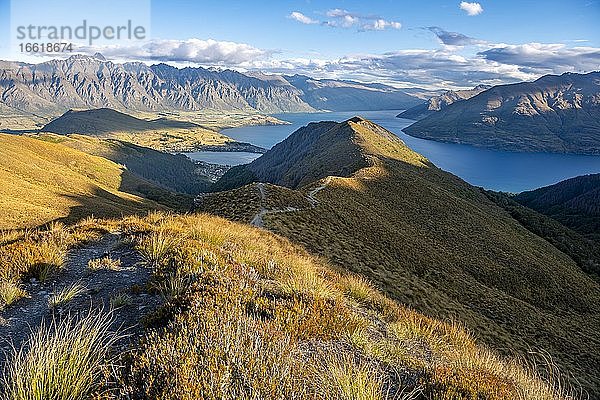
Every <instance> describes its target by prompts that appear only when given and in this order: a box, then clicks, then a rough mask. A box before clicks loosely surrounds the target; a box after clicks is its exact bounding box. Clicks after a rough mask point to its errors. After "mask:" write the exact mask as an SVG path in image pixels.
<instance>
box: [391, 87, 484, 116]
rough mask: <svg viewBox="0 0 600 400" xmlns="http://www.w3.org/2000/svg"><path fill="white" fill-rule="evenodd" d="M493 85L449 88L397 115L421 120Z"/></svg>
mask: <svg viewBox="0 0 600 400" xmlns="http://www.w3.org/2000/svg"><path fill="white" fill-rule="evenodd" d="M489 88H491V86H488V85H477V86H475V87H474V88H473V89H470V90H448V91H446V92H444V93H442V94H440V95H438V96H434V97H431V98H430V99H429V100H427V102H425V103H422V104H418V105H416V106H414V107H411V108H409V109H408V110H406V111H403V112H401V113H400V114H398V115H397V117H398V118H406V119H414V120H419V119H423V118H425V117H428V116H429V115H431V114H433V113H435V112H437V111H440V110H441V109H443V108H446V107H448V106H449V105H450V104H452V103H456V102H457V101H461V100H467V99H470V98H471V97H473V96H476V95H478V94H479V93H481V92H483V91H486V90H488V89H489Z"/></svg>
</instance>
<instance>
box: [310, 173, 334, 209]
mask: <svg viewBox="0 0 600 400" xmlns="http://www.w3.org/2000/svg"><path fill="white" fill-rule="evenodd" d="M330 182H331V176H328V177H327V178H325V180H324V181H323V184H322V185H321V186H317V187H316V188H314V189H313V190H311V191H310V192H308V194H307V195H306V200H308V202H309V203H310V204H312V206H313V208H314V207H315V206H316V205H317V203H318V202H319V201H318V200H317V198H316V197H315V195H316V194H317V193H319V192H320V191H321V190H323V189H325V188H326V187H327V185H329V183H330Z"/></svg>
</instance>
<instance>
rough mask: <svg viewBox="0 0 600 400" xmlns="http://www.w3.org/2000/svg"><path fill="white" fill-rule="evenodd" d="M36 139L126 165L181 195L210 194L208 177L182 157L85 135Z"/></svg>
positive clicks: (40, 135) (134, 172)
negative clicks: (206, 192) (208, 192)
mask: <svg viewBox="0 0 600 400" xmlns="http://www.w3.org/2000/svg"><path fill="white" fill-rule="evenodd" d="M35 137H36V138H39V139H41V140H46V141H50V142H54V143H60V144H62V145H65V146H68V147H70V148H73V149H76V150H80V151H83V152H84V153H87V154H91V155H94V156H98V157H103V158H106V159H108V160H111V161H113V162H115V163H117V164H121V165H124V166H126V167H127V169H128V170H129V171H130V172H132V173H133V174H135V175H137V176H139V177H140V178H142V179H146V180H148V181H150V182H152V183H154V184H156V185H158V186H162V187H164V188H167V189H170V190H174V191H177V192H180V193H188V194H191V195H196V194H198V193H201V192H205V191H207V190H208V188H209V187H210V184H211V182H210V180H209V178H208V177H206V176H204V175H202V174H200V173H199V172H198V166H197V165H196V164H195V163H194V162H193V161H192V160H191V159H189V158H188V157H186V156H184V155H182V154H177V155H174V154H169V153H164V152H160V151H156V150H153V149H150V148H147V147H142V146H138V145H135V144H132V143H128V142H124V141H121V140H111V139H99V138H95V137H90V136H84V135H68V136H67V135H55V134H51V133H45V134H39V135H36V136H35Z"/></svg>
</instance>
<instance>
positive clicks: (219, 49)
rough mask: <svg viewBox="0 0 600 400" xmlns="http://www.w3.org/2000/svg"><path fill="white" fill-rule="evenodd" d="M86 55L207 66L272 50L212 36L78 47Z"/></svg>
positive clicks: (253, 57)
mask: <svg viewBox="0 0 600 400" xmlns="http://www.w3.org/2000/svg"><path fill="white" fill-rule="evenodd" d="M80 50H81V51H83V52H85V53H89V54H94V53H95V52H100V53H102V54H103V55H104V56H106V57H107V58H119V59H129V60H155V61H175V62H193V63H200V64H209V65H227V66H233V65H239V64H242V63H245V62H249V61H254V60H258V59H263V58H268V57H270V56H271V54H272V52H269V51H266V50H262V49H259V48H256V47H253V46H250V45H249V44H245V43H236V42H228V41H217V40H213V39H207V40H201V39H195V38H192V39H186V40H160V39H156V40H152V41H150V42H147V43H145V44H142V45H131V46H92V47H87V48H81V49H80Z"/></svg>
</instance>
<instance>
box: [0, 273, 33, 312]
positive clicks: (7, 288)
mask: <svg viewBox="0 0 600 400" xmlns="http://www.w3.org/2000/svg"><path fill="white" fill-rule="evenodd" d="M23 297H27V292H26V291H25V290H24V289H23V288H22V287H21V285H20V284H19V283H16V282H11V281H6V280H0V310H2V309H3V308H4V307H6V306H10V305H11V304H13V303H15V302H16V301H18V300H19V299H22V298H23Z"/></svg>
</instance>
